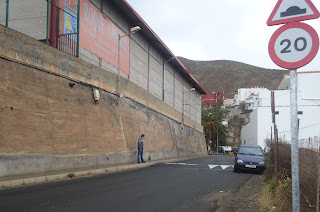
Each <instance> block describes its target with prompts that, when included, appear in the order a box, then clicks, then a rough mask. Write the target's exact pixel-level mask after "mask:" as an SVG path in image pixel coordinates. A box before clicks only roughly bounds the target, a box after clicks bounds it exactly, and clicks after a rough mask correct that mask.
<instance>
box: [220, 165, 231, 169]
mask: <svg viewBox="0 0 320 212" xmlns="http://www.w3.org/2000/svg"><path fill="white" fill-rule="evenodd" d="M220 166H221V168H222V169H226V168H229V167H232V168H233V166H230V165H220Z"/></svg>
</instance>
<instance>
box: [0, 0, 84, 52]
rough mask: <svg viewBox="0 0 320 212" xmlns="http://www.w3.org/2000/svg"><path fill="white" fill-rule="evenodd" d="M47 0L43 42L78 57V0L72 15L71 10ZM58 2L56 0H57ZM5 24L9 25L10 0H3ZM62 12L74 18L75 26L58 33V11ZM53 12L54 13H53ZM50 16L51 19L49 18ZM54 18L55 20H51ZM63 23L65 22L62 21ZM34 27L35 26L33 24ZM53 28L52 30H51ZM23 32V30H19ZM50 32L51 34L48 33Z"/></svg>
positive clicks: (59, 25)
mask: <svg viewBox="0 0 320 212" xmlns="http://www.w3.org/2000/svg"><path fill="white" fill-rule="evenodd" d="M46 1H47V23H46V39H45V42H46V44H48V45H51V46H53V47H55V48H57V49H59V50H61V51H64V52H66V53H69V54H71V55H73V56H76V57H79V50H80V47H79V44H80V43H79V41H80V37H79V31H80V0H78V4H77V8H76V10H77V14H76V15H74V14H72V13H71V12H68V11H66V10H65V9H62V8H61V7H60V6H59V5H57V4H56V3H55V2H54V0H46ZM57 2H58V1H57ZM5 4H6V5H5V8H6V10H5V11H6V14H5V26H6V27H8V28H9V27H10V26H9V21H10V16H9V9H10V0H5ZM61 11H62V12H63V13H64V14H68V16H70V17H71V18H72V19H75V20H76V27H75V30H73V32H71V33H60V30H59V29H60V27H61V23H60V22H61V21H60V20H59V17H60V12H61ZM53 13H54V14H53ZM50 18H51V19H50ZM53 19H56V20H53ZM50 23H51V25H53V24H54V23H55V24H56V26H51V28H50ZM64 24H65V23H64ZM35 27H36V26H35ZM53 29H54V30H53ZM21 33H24V32H21ZM49 33H51V35H50V34H49Z"/></svg>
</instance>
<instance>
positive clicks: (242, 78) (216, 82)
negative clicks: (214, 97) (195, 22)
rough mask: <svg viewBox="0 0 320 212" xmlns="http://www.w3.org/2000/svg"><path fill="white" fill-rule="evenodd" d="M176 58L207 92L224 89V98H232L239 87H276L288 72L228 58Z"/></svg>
mask: <svg viewBox="0 0 320 212" xmlns="http://www.w3.org/2000/svg"><path fill="white" fill-rule="evenodd" d="M178 58H179V60H180V61H181V62H182V63H183V64H184V65H185V66H186V67H187V69H188V70H189V71H190V72H191V74H192V75H193V76H194V77H195V78H196V79H197V80H198V82H199V83H200V84H201V85H202V86H203V87H204V88H205V89H206V90H207V91H208V92H217V91H225V96H226V98H233V97H234V94H236V93H237V90H238V89H239V88H251V87H254V86H263V87H265V88H269V89H277V87H278V85H279V83H280V81H281V80H282V77H283V75H284V74H286V73H288V71H287V70H276V69H266V68H260V67H256V66H252V65H248V64H245V63H240V62H235V61H229V60H214V61H193V60H189V59H186V58H183V57H178Z"/></svg>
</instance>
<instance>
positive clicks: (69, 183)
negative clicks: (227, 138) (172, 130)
mask: <svg viewBox="0 0 320 212" xmlns="http://www.w3.org/2000/svg"><path fill="white" fill-rule="evenodd" d="M220 165H222V166H220ZM232 165H233V157H227V156H211V157H205V158H200V159H193V160H187V161H181V162H177V163H162V164H157V165H154V166H150V167H147V168H143V169H137V170H133V171H126V172H119V173H111V174H105V175H97V176H93V177H81V178H76V179H72V180H65V181H59V182H54V183H45V184H41V185H33V186H25V187H20V188H16V189H7V190H2V191H0V211H4V212H5V211H32V212H36V211H68V212H70V211H139V212H140V211H214V210H215V207H216V206H215V205H212V203H211V204H209V203H208V202H206V201H204V197H205V196H207V195H208V194H210V193H211V194H212V193H217V194H218V193H222V192H236V191H238V190H239V188H240V186H241V185H243V184H244V183H246V182H247V181H248V180H249V179H250V178H251V177H252V175H254V174H253V173H234V172H233V168H232Z"/></svg>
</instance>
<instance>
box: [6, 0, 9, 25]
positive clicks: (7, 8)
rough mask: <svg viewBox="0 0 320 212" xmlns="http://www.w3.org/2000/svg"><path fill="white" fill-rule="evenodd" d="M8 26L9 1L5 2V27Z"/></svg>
mask: <svg viewBox="0 0 320 212" xmlns="http://www.w3.org/2000/svg"><path fill="white" fill-rule="evenodd" d="M8 26H9V0H7V7H6V27H8Z"/></svg>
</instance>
